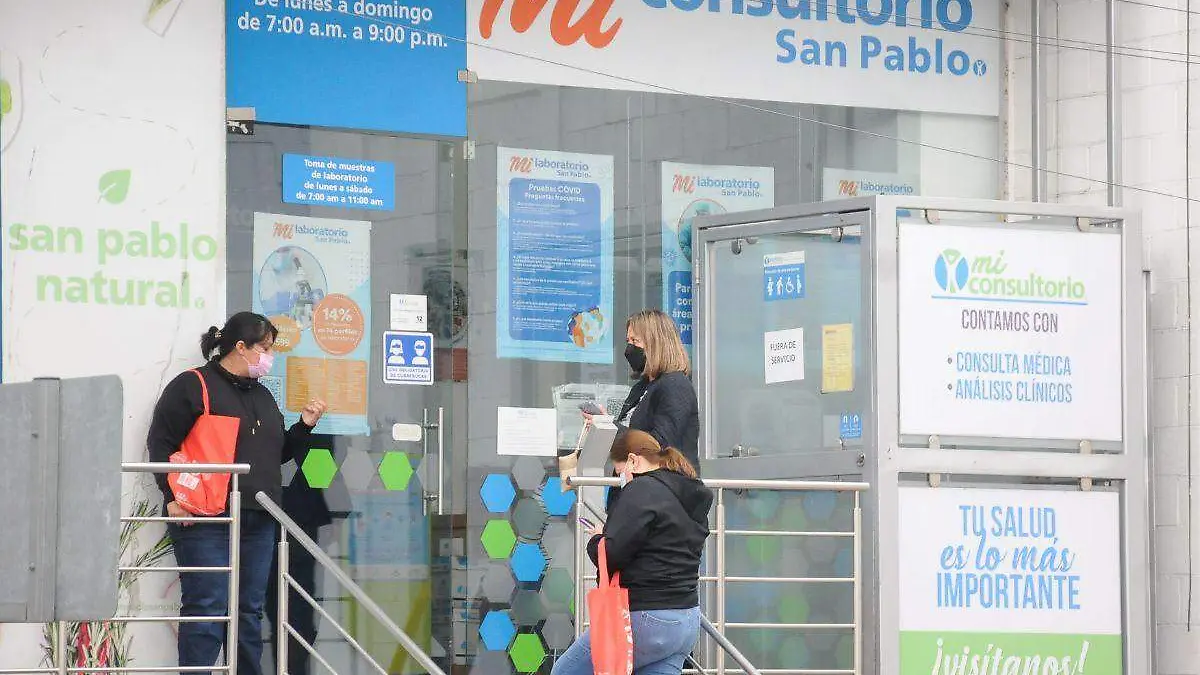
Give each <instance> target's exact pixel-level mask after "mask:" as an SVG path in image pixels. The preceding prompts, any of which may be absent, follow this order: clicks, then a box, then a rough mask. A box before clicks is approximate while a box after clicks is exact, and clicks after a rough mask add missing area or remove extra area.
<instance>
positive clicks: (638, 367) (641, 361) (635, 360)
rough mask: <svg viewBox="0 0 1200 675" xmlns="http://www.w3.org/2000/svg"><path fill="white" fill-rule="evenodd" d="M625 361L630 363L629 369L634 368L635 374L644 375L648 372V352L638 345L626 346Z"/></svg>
mask: <svg viewBox="0 0 1200 675" xmlns="http://www.w3.org/2000/svg"><path fill="white" fill-rule="evenodd" d="M625 360H626V361H628V362H629V367H630V368H633V372H635V373H637V374H639V375H640V374H642V373H643V372H645V370H646V350H645V349H642V348H641V347H638V346H637V345H631V344H627V345H625Z"/></svg>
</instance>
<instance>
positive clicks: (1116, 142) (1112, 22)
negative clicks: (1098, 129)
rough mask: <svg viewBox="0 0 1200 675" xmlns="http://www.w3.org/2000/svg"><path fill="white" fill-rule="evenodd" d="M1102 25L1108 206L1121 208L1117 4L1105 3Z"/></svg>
mask: <svg viewBox="0 0 1200 675" xmlns="http://www.w3.org/2000/svg"><path fill="white" fill-rule="evenodd" d="M1105 4H1106V7H1105V9H1106V10H1107V12H1106V14H1107V16H1106V17H1105V22H1104V24H1105V25H1104V33H1105V62H1104V67H1105V69H1106V73H1105V74H1106V75H1107V86H1105V93H1106V96H1105V105H1106V107H1107V108H1108V110H1107V112H1108V124H1107V127H1108V129H1107V132H1108V145H1107V150H1108V205H1109V206H1120V205H1121V188H1120V183H1121V141H1120V138H1121V110H1120V107H1119V106H1118V105H1117V101H1118V94H1119V93H1120V90H1119V89H1118V86H1119V83H1118V81H1117V54H1116V44H1117V2H1116V0H1106V2H1105Z"/></svg>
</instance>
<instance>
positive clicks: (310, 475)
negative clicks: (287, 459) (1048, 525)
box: [300, 449, 338, 490]
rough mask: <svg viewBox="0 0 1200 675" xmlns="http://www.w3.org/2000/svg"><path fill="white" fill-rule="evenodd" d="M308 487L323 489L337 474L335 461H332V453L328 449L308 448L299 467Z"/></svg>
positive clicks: (331, 483)
mask: <svg viewBox="0 0 1200 675" xmlns="http://www.w3.org/2000/svg"><path fill="white" fill-rule="evenodd" d="M300 470H301V471H302V472H303V473H304V479H305V480H307V481H308V485H309V487H312V488H316V489H318V490H324V489H326V488H328V487H329V486H330V485H333V477H334V476H336V475H337V470H338V468H337V462H335V461H333V453H332V452H330V451H328V450H315V449H314V450H309V451H308V456H307V457H305V458H304V464H303V465H302V466H301V467H300Z"/></svg>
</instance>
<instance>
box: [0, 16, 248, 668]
mask: <svg viewBox="0 0 1200 675" xmlns="http://www.w3.org/2000/svg"><path fill="white" fill-rule="evenodd" d="M151 4H157V3H150V2H147V1H146V0H105V1H104V2H94V1H92V0H41V1H39V2H28V1H27V0H0V79H3V80H5V81H6V82H8V83H9V85H10V88H11V90H12V110H11V112H9V114H7V115H5V116H4V117H3V120H2V121H0V148H2V149H3V153H2V154H0V180H2V182H0V190H2V192H0V245H2V249H0V261H2V265H3V267H2V270H3V287H2V297H3V313H2V314H0V317H3V322H4V325H3V335H4V349H3V366H4V372H3V377H4V381H6V382H13V381H23V380H28V379H30V378H33V377H38V376H60V377H78V376H86V375H95V374H102V373H116V374H119V375H120V376H121V378H122V380H123V382H124V388H125V392H124V400H125V412H126V416H125V435H124V457H125V459H126V460H138V459H140V458H141V457H142V455H143V452H144V447H145V435H146V428H147V426H148V423H149V417H150V412H151V410H152V408H153V405H154V402H155V400H156V398H157V396H158V393H159V392H160V391H161V388H162V386H163V385H164V384H165V382H166V381H167V380H168V379H169V378H171V377H173V376H174V375H175V374H176V373H178V372H179V371H180V370H182V369H184V368H186V367H189V366H191V365H194V364H195V363H196V362H197V361H198V360H199V357H200V353H199V347H198V342H199V336H200V334H201V333H202V332H203V331H204V330H205V329H206V328H207V327H208V326H209V325H210V324H212V323H217V322H220V321H222V320H223V318H224V314H225V245H224V240H225V131H224V126H223V120H224V105H225V103H224V100H225V95H224V94H225V92H224V88H225V85H224V67H223V63H222V62H223V59H222V58H220V55H221V54H222V53H223V51H224V42H223V40H224V38H223V35H224V3H223V2H217V1H216V0H204V1H202V2H194V1H193V2H185V1H183V0H170V1H169V2H166V3H164V4H163V6H162V7H161V8H160V9H159V10H158V11H157V12H156V13H154V14H153V15H150V14H148V10H147V8H148V7H149V6H151ZM125 172H128V173H127V174H126V173H125ZM126 175H127V176H128V181H126V180H124V177H125V176H126ZM126 185H127V190H126V189H125V188H126ZM154 223H158V226H159V227H160V228H162V229H164V230H166V231H171V232H175V231H179V229H180V228H181V227H182V225H183V224H184V223H186V225H187V227H188V229H189V232H190V234H189V239H190V240H191V241H192V242H193V243H196V244H198V245H199V246H200V247H201V250H200V256H199V257H197V256H195V255H191V256H189V257H186V258H185V257H183V256H182V255H181V254H180V253H179V249H178V247H176V251H175V253H174V255H169V254H168V253H169V252H168V250H167V248H166V246H165V242H164V243H162V244H161V245H160V248H159V249H158V250H159V253H160V254H161V255H159V256H158V257H154V256H153V255H152V254H151V255H149V256H148V255H145V254H141V253H140V252H139V251H137V250H132V251H131V250H126V251H125V253H123V254H116V253H114V254H112V255H109V256H107V257H106V258H102V256H101V252H102V251H104V250H105V248H104V246H103V245H102V243H101V242H102V241H103V242H107V243H108V244H109V246H110V247H111V248H112V249H113V250H115V249H116V248H117V247H116V245H115V244H116V242H117V241H118V240H121V241H123V242H126V243H128V242H131V241H134V240H135V239H136V238H137V237H138V235H139V233H148V232H149V231H150V229H151V227H152V226H153V224H154ZM18 226H25V227H24V230H23V231H28V228H32V227H34V226H46V227H48V228H52V229H56V228H71V229H70V230H64V231H68V232H71V233H72V234H69V235H67V236H68V239H67V240H66V241H64V243H66V244H68V245H67V247H66V249H67V250H65V251H57V252H49V251H40V250H33V248H32V247H30V246H25V245H24V244H23V242H22V241H21V238H20V237H19V236H17V234H16V233H17V232H18V230H19V229H20V228H18ZM76 235H77V236H78V238H79V242H78V243H79V245H78V248H76V247H75V245H74V244H75V241H74V240H71V239H70V237H73V236H76ZM102 237H103V239H102ZM22 249H23V250H22ZM97 273H100V274H103V275H105V277H107V278H111V279H119V280H122V281H124V280H127V279H133V280H136V281H139V282H140V281H148V282H153V284H154V288H155V290H156V291H157V290H158V289H160V288H168V289H175V290H178V289H180V288H182V287H184V286H186V287H187V289H188V298H189V299H188V300H187V302H186V303H185V304H186V306H182V307H170V306H163V305H170V304H171V303H170V302H167V300H168V299H167V298H165V297H164V298H156V297H155V295H154V294H152V295H149V296H147V302H146V303H145V304H143V303H141V302H140V301H139V302H137V303H134V304H131V305H127V306H120V307H117V306H114V305H113V304H111V303H110V304H104V302H102V301H101V300H100V299H98V298H97V297H95V296H94V295H93V294H92V293H91V292H89V293H88V297H86V298H83V297H79V298H72V300H74V301H71V302H67V301H58V300H57V299H54V298H52V297H50V296H46V295H44V294H43V296H42V297H39V286H40V285H43V284H44V283H45V280H46V279H48V278H50V277H57V278H61V279H63V280H64V281H65V282H66V283H70V282H69V281H66V280H67V279H68V278H69V277H79V278H83V279H88V280H90V279H91V278H92V277H93V275H96V274H97ZM133 493H134V488H133V485H132V484H131V485H129V495H130V496H132V495H133ZM163 576H164V575H158V577H159V578H158V579H152V578H146V579H144V580H143V581H142V583H141V586H140V591H139V596H140V598H139V599H137V600H138V601H139V602H140V603H141V604H142V605H143V608H144V609H145V610H146V611H148V612H154V613H158V614H162V613H171V611H173V607H172V606H173V605H174V604H175V603H176V602H177V600H175V599H173V598H172V596H171V593H170V592H169V589H168V588H167V587H166V585H165V583H166V581H167V580H164V578H163ZM161 606H165V607H166V609H167V610H168V611H166V612H164V611H157V609H159V608H161ZM0 631H2V632H0V669H3V668H6V667H18V668H20V667H31V666H35V665H37V662H38V660H39V659H40V657H41V631H40V628H39V627H38V626H4V627H2V628H0ZM131 632H132V633H133V634H134V635H135V636H137V637H136V640H137V643H138V645H139V647H143V648H145V649H138V650H136V651H135V654H136V655H137V657H138V662H139V663H141V664H142V665H158V664H164V663H173V659H174V648H173V643H174V637H173V635H172V634H171V632H170V628H169V627H168V626H165V625H155V626H137V627H136V629H131Z"/></svg>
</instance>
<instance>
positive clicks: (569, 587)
mask: <svg viewBox="0 0 1200 675" xmlns="http://www.w3.org/2000/svg"><path fill="white" fill-rule="evenodd" d="M542 595H544V596H545V598H546V604H547V605H549V606H550V607H551V608H553V609H556V610H560V611H565V610H566V609H567V608H568V607H570V606H571V598H572V597H573V596H574V595H575V580H574V579H573V578H572V576H571V572H570V571H568V570H565V569H563V568H561V567H553V568H551V569H550V571H549V572H546V578H545V579H543V580H542Z"/></svg>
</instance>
